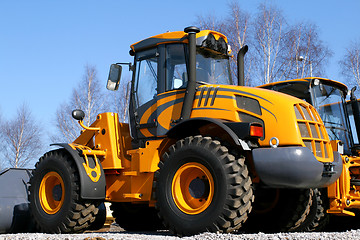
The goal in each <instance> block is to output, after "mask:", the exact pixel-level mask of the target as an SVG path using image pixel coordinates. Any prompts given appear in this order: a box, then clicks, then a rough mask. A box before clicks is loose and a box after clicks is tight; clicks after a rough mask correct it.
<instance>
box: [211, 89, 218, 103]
mask: <svg viewBox="0 0 360 240" xmlns="http://www.w3.org/2000/svg"><path fill="white" fill-rule="evenodd" d="M218 90H219V87H216V88H215V91H214V94H213V97H212V99H211V103H210V106H212V105H214V103H215V98H216V94H217V91H218Z"/></svg>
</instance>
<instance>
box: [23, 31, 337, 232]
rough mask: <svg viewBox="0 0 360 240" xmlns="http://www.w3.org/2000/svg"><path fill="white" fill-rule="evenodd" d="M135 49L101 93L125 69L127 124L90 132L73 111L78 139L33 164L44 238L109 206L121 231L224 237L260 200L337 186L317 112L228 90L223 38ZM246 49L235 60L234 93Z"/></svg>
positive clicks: (170, 35) (190, 36)
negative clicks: (272, 192)
mask: <svg viewBox="0 0 360 240" xmlns="http://www.w3.org/2000/svg"><path fill="white" fill-rule="evenodd" d="M130 48H131V50H130V55H131V56H133V57H134V62H133V63H126V64H122V63H117V64H113V65H111V68H110V73H109V79H108V82H107V88H108V89H110V90H116V89H117V88H118V87H119V82H120V75H121V71H122V65H127V66H129V69H130V70H131V71H132V72H133V78H132V82H131V92H130V102H129V109H128V112H129V123H128V124H127V123H120V122H119V118H118V114H117V113H101V114H99V115H98V116H97V119H96V120H95V121H94V122H93V123H92V124H91V125H90V126H85V125H84V124H83V122H82V119H83V118H84V113H83V112H82V111H81V110H75V111H73V117H74V118H75V119H77V120H79V124H80V125H81V126H82V127H83V129H84V130H83V131H82V133H81V135H80V136H79V137H78V138H77V139H75V140H74V142H72V143H57V144H55V145H57V146H59V147H60V148H59V149H57V150H54V151H51V152H48V153H46V154H45V155H44V156H43V157H42V158H40V160H39V162H38V163H37V164H36V169H35V170H34V171H33V176H32V177H31V179H30V198H29V199H30V208H31V214H32V216H33V218H34V221H35V222H36V225H37V226H38V228H39V229H40V231H43V232H49V233H51V232H57V233H67V232H81V231H84V230H86V229H87V228H89V227H90V226H91V225H92V222H93V221H95V220H96V216H97V212H98V206H99V204H100V203H102V202H104V201H108V202H111V203H112V210H113V215H114V217H115V218H116V221H117V222H118V223H119V224H120V226H123V227H124V228H125V229H127V230H143V229H144V228H146V229H147V230H148V229H159V227H160V226H164V227H165V229H169V230H170V231H171V232H173V233H175V234H177V235H180V236H183V235H192V234H198V233H201V232H205V231H209V232H231V231H234V230H237V229H239V228H240V227H241V226H242V225H243V223H245V222H246V220H247V219H248V217H249V214H250V212H251V210H252V208H253V205H254V206H255V205H262V203H264V204H266V203H267V201H268V200H266V198H263V197H257V196H260V195H261V193H262V192H263V191H264V192H266V191H267V190H268V189H283V190H281V192H282V193H283V194H285V195H286V194H287V193H289V191H287V190H294V189H298V190H299V191H300V190H301V191H310V190H309V189H310V188H318V187H326V186H329V185H331V184H333V183H334V182H335V181H336V180H337V179H338V177H339V176H340V173H341V169H342V161H341V157H340V154H339V153H338V152H337V151H333V149H332V146H331V144H330V139H329V137H328V134H327V132H326V129H325V126H324V124H323V122H322V120H321V118H320V116H319V114H318V112H317V111H316V109H315V108H314V107H312V106H311V105H310V104H309V103H307V102H305V101H302V100H300V99H298V98H295V97H291V96H289V95H286V94H282V93H278V92H275V91H269V90H265V89H259V88H250V87H244V86H234V85H232V80H231V77H230V76H231V75H230V69H229V58H230V57H232V56H231V50H230V47H229V45H228V42H227V38H226V36H224V35H223V34H221V33H218V32H215V31H210V30H203V31H200V30H199V29H198V28H196V27H188V28H185V30H184V31H178V32H167V33H164V34H160V35H156V36H153V37H150V38H147V39H145V40H142V41H140V42H137V43H135V44H133V45H131V46H130ZM246 50H247V47H245V48H243V49H241V50H240V52H239V54H238V59H239V61H238V62H239V64H238V65H239V66H238V68H239V69H238V72H239V76H240V78H239V82H240V83H241V82H243V77H242V76H243V74H242V72H243V66H242V63H243V57H244V54H245V53H246ZM304 125H305V126H309V127H308V128H307V127H306V128H304ZM313 129H315V130H314V131H316V132H317V133H318V135H317V136H313V135H312V134H311V132H310V131H313ZM315 148H316V151H314V150H313V149H315ZM304 189H305V190H304ZM279 191H280V190H279ZM307 194H308V193H307ZM307 196H309V195H307ZM299 199H300V198H297V199H295V198H293V200H294V201H299ZM304 205H306V206H305V207H307V206H308V205H307V204H304ZM279 211H281V212H279V214H278V215H281V214H282V213H292V212H293V211H295V209H294V208H291V209H279ZM304 214H307V213H306V211H305V210H304ZM292 218H294V217H293V216H292ZM297 222H298V221H297ZM285 225H289V223H288V222H286V223H285Z"/></svg>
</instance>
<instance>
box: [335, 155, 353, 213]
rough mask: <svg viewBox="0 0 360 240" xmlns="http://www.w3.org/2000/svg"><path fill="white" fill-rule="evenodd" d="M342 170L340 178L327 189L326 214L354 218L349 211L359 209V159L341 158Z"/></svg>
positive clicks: (343, 156) (344, 156)
mask: <svg viewBox="0 0 360 240" xmlns="http://www.w3.org/2000/svg"><path fill="white" fill-rule="evenodd" d="M341 158H342V160H343V170H342V173H341V176H340V178H339V179H338V180H337V181H336V182H335V183H333V184H332V185H330V186H329V187H328V197H329V201H330V208H329V210H328V213H331V214H336V215H348V216H354V215H355V214H354V213H353V212H351V209H354V208H357V209H359V208H360V157H350V156H346V155H342V156H341Z"/></svg>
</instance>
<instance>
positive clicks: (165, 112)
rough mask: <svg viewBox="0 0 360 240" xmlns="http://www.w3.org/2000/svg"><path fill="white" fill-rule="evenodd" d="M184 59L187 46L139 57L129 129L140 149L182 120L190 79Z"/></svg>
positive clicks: (162, 48)
mask: <svg viewBox="0 0 360 240" xmlns="http://www.w3.org/2000/svg"><path fill="white" fill-rule="evenodd" d="M185 56H186V47H185V45H184V44H163V45H159V46H157V47H156V48H153V49H149V50H145V51H141V52H138V53H136V56H135V66H136V71H135V73H134V76H133V79H134V81H133V86H132V89H133V90H132V91H133V94H132V96H133V98H132V99H131V103H130V126H131V132H132V137H133V139H134V140H135V141H138V142H139V143H140V145H143V144H144V141H146V140H147V139H154V138H158V137H164V136H165V134H166V132H167V131H168V130H169V129H170V128H171V127H172V126H173V125H175V124H176V122H177V121H178V120H179V118H180V116H181V108H182V103H183V101H184V96H185V90H186V86H187V78H188V76H187V70H186V69H187V67H186V61H185V59H186V57H185Z"/></svg>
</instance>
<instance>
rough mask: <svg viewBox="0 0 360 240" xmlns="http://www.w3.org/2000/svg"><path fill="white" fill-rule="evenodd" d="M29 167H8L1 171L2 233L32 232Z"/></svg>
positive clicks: (0, 216) (0, 221)
mask: <svg viewBox="0 0 360 240" xmlns="http://www.w3.org/2000/svg"><path fill="white" fill-rule="evenodd" d="M30 171H31V170H29V169H19V168H8V169H5V170H3V171H2V172H0V233H17V232H31V231H32V229H33V223H32V221H31V218H30V212H29V202H28V189H27V182H28V181H29V178H30Z"/></svg>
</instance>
